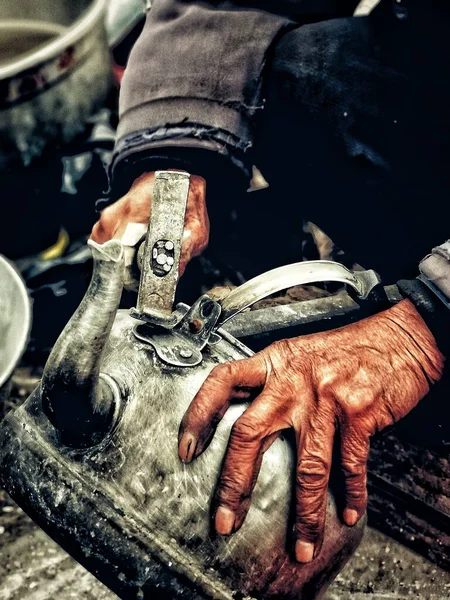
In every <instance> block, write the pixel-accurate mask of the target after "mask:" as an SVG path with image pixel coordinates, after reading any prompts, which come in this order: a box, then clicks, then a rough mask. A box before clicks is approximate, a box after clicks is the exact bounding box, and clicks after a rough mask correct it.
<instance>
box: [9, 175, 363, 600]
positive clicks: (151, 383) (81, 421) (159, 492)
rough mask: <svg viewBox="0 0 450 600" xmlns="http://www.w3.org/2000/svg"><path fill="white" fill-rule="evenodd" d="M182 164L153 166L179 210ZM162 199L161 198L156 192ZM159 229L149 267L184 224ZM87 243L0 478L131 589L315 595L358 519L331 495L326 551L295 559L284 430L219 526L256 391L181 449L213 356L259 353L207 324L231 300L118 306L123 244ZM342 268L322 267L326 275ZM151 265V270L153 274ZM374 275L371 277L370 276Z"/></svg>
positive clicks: (121, 588)
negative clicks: (236, 441)
mask: <svg viewBox="0 0 450 600" xmlns="http://www.w3.org/2000/svg"><path fill="white" fill-rule="evenodd" d="M185 177H186V176H185V175H184V174H180V173H169V174H168V173H162V174H161V176H159V175H158V174H157V176H155V182H156V183H155V185H156V184H158V185H161V186H163V187H164V186H168V185H171V184H170V182H172V184H173V185H172V187H171V190H172V191H174V190H177V189H178V200H179V202H175V203H174V205H175V206H176V205H177V204H179V209H180V212H181V213H182V214H183V215H184V209H185V204H186V199H187V187H186V185H184V184H183V185H180V182H181V183H183V180H184V179H185ZM158 182H159V183H158ZM164 189H165V187H164ZM158 199H159V200H160V201H161V202H163V200H164V198H163V197H162V196H161V194H155V195H154V201H156V202H158ZM158 215H160V216H161V219H160V220H161V221H164V222H165V219H164V218H163V217H164V212H163V211H158V210H156V212H155V220H156V223H158ZM163 224H164V223H163ZM179 226H180V228H182V226H183V220H180V223H179ZM154 229H155V225H154V226H153V230H154ZM157 234H158V235H156V234H155V236H156V237H155V240H152V239H151V238H152V232H150V234H149V236H150V240H151V242H152V243H147V244H146V249H147V253H146V256H144V259H145V260H147V261H148V262H147V264H148V265H150V266H151V265H153V263H154V262H155V260H153V258H154V256H153V254H154V253H153V250H154V245H155V244H154V243H153V242H155V243H156V245H157V248H156V249H157V253H156V254H157V257H156V258H158V256H159V254H163V250H167V247H166V244H167V242H172V243H173V245H171V244H169V246H170V247H169V252H172V250H174V246H175V243H174V242H173V240H175V241H176V240H177V239H179V240H181V236H178V238H173V239H172V238H171V237H170V238H169V239H167V237H168V236H169V235H170V236H172V235H173V234H174V232H166V231H163V235H162V237H160V233H159V230H158V231H157ZM160 241H161V242H163V245H162V246H161V245H158V244H159V242H160ZM180 243H181V242H180ZM92 248H93V255H94V263H95V266H94V272H93V277H92V281H91V284H90V286H89V289H88V291H87V293H86V296H85V298H84V299H83V301H82V303H81V304H80V306H79V308H78V309H77V311H76V312H75V314H74V315H73V317H72V318H71V320H70V321H69V323H68V324H67V326H66V328H65V329H64V332H63V333H62V335H61V336H60V338H59V339H58V341H57V343H56V344H55V347H54V348H53V350H52V353H51V355H50V358H49V360H48V362H47V365H46V367H45V370H44V374H43V378H42V381H41V383H40V385H39V386H38V388H37V389H36V390H35V392H34V393H33V394H32V395H31V397H30V398H29V399H28V400H27V401H26V403H25V404H24V405H23V406H22V407H21V408H19V409H17V410H16V411H14V412H13V413H11V414H10V415H8V417H7V418H6V419H5V421H4V422H3V423H2V424H1V426H0V482H1V483H2V484H3V486H4V488H5V489H6V490H7V491H8V493H9V494H10V495H11V496H12V497H13V498H14V499H15V500H16V502H17V503H18V504H19V505H20V506H21V507H22V508H23V509H24V510H25V511H26V512H27V513H28V514H30V516H31V517H32V518H33V519H34V520H35V521H36V522H37V523H38V524H40V525H41V526H42V527H43V529H44V530H45V531H46V532H47V533H48V534H49V535H50V536H52V537H53V538H54V539H55V540H56V541H57V542H58V543H60V544H61V546H63V547H64V548H65V549H66V550H67V551H68V552H69V553H70V554H72V555H73V556H74V557H75V558H76V559H77V560H79V561H80V562H81V563H82V564H83V565H84V566H85V567H86V568H87V569H89V570H90V571H91V572H93V573H94V574H95V575H96V576H97V577H98V578H99V579H100V580H101V581H103V582H104V583H105V584H106V585H108V586H109V587H110V588H111V589H112V590H113V591H115V592H116V593H117V594H118V595H119V596H120V597H121V598H136V599H137V598H141V599H142V598H145V599H146V598H149V599H150V598H152V599H155V598H164V599H166V598H184V599H188V600H190V599H192V600H193V599H197V598H199V599H206V598H210V599H212V598H214V599H218V600H232V599H233V598H234V599H239V598H240V599H244V598H249V599H251V598H256V599H269V598H271V599H275V598H286V599H292V600H293V599H294V598H302V600H312V599H315V598H319V597H320V595H321V594H322V592H324V591H325V589H326V587H327V585H328V584H329V583H330V582H331V581H332V579H333V577H334V575H335V574H336V573H337V572H338V571H339V570H340V569H341V568H342V566H343V564H345V562H346V560H347V558H348V557H349V556H350V555H351V554H352V552H353V550H354V549H355V548H356V546H357V545H358V543H359V541H360V539H361V536H362V531H363V524H360V525H359V526H357V527H355V528H352V529H349V528H346V527H345V526H344V525H343V524H342V523H341V522H340V521H339V519H338V517H337V516H336V511H335V508H334V504H333V501H332V499H331V497H330V499H329V504H328V513H327V525H326V533H325V540H324V545H323V549H322V551H321V553H320V555H319V556H318V557H317V559H315V560H314V561H313V562H312V563H310V564H308V565H303V566H301V565H299V564H297V563H296V562H295V561H294V560H293V557H292V552H291V549H292V547H293V541H294V540H293V536H292V530H293V522H292V514H293V510H292V509H293V502H292V497H293V483H294V480H295V477H294V473H295V461H294V457H295V452H294V449H293V448H292V447H291V446H290V442H289V441H288V439H281V438H280V439H278V440H277V441H276V442H275V443H274V444H273V445H272V446H271V448H270V449H269V450H268V451H267V452H266V454H265V456H264V460H263V463H262V467H261V472H260V476H259V479H258V482H257V485H256V488H255V490H254V496H253V502H252V506H251V508H250V511H249V513H248V516H247V519H246V521H245V523H244V525H243V527H242V529H241V530H240V531H239V532H238V533H236V534H235V535H233V536H231V537H229V538H223V537H219V536H215V535H214V533H213V531H212V527H211V513H212V500H213V495H214V489H215V486H216V483H217V478H218V475H219V472H220V467H221V463H222V460H223V456H224V453H225V449H226V445H227V440H228V438H229V434H230V429H231V427H232V425H233V423H234V421H235V420H236V418H237V417H238V416H239V415H240V414H241V413H242V411H243V410H244V409H245V404H240V405H238V404H237V405H234V406H233V407H231V408H230V409H229V410H228V411H227V413H226V415H225V417H224V419H223V421H222V422H221V424H220V425H219V427H218V430H217V433H216V435H215V436H214V439H213V441H212V443H211V445H210V447H209V448H208V449H207V450H206V451H205V452H204V454H203V455H202V456H201V457H199V458H198V459H197V460H196V461H194V463H193V464H191V465H183V464H182V463H181V462H180V460H179V459H178V455H177V438H178V428H179V424H180V421H181V419H182V417H183V414H184V412H185V410H186V409H187V407H188V406H189V404H190V402H191V401H192V399H193V397H194V395H195V394H196V392H197V391H198V389H199V388H200V386H201V385H202V383H203V382H204V380H205V379H206V377H207V376H208V374H209V373H210V371H211V369H212V368H213V367H214V366H215V365H217V364H219V363H224V362H227V361H232V360H237V359H241V358H244V357H247V356H249V355H251V351H250V350H249V349H248V348H246V347H245V346H243V345H242V344H241V343H240V342H238V341H237V340H236V339H235V338H233V337H232V336H231V335H230V334H228V333H226V332H225V331H224V330H223V328H220V327H218V328H216V330H215V331H214V332H213V331H212V329H211V327H212V326H213V324H214V323H216V321H214V319H217V318H218V317H219V316H220V310H221V309H220V307H219V306H218V305H217V304H215V303H214V302H213V301H212V300H211V299H209V298H207V297H202V298H200V299H199V301H198V302H197V303H196V304H194V305H193V307H192V308H191V310H190V311H188V312H187V313H185V314H184V313H183V311H181V308H179V309H178V312H177V311H175V312H174V313H173V314H169V315H167V314H166V312H164V313H162V314H159V313H158V314H156V319H157V321H156V322H157V323H158V325H155V323H154V322H153V324H152V321H151V320H150V321H149V320H148V319H147V316H148V315H147V314H146V313H145V311H144V313H145V314H144V313H143V312H142V311H139V310H138V311H134V313H131V314H129V313H128V312H126V311H121V310H119V311H118V310H117V308H118V305H119V302H120V296H121V292H122V287H123V282H124V275H125V260H124V247H123V245H122V244H121V242H119V241H117V240H112V241H110V242H107V243H106V244H103V245H102V246H99V245H97V244H92ZM179 254H180V252H179V248H178V249H177V251H176V252H174V253H173V256H174V264H173V265H172V264H170V265H169V267H173V268H174V269H177V268H178V264H176V260H179ZM152 261H153V262H152ZM156 263H157V261H156ZM164 264H168V263H167V259H166V262H164ZM158 265H159V263H157V264H156V265H154V268H155V269H159V266H158ZM321 266H322V267H323V265H321ZM331 266H332V265H331V263H329V264H328V265H325V267H326V270H327V273H328V272H329V269H330V268H331ZM152 268H153V267H152ZM293 268H294V270H295V272H296V273H297V277H300V278H302V277H303V276H304V275H305V271H306V272H307V280H309V279H310V277H313V276H314V273H312V274H311V273H309V271H311V269H312V270H313V271H314V266H313V265H312V264H305V263H303V264H302V265H300V266H298V265H297V266H295V265H294V266H293ZM335 268H337V269H338V270H339V272H340V271H341V270H342V268H341V269H339V268H338V267H335ZM169 272H170V269H169V270H167V273H169ZM175 272H176V271H175ZM283 273H285V271H284V270H283ZM288 273H291V270H290V269H289V270H288ZM148 275H149V273H148V272H147V271H145V270H144V273H143V276H142V278H143V279H144V280H145V279H146V277H147V276H148ZM160 275H161V276H164V275H163V272H162V270H161V273H160ZM350 275H351V274H350ZM150 276H151V277H153V275H152V274H151V273H150ZM346 276H347V275H346ZM175 279H176V278H175V277H174V278H172V281H173V285H176V281H175ZM314 280H315V279H314ZM266 281H268V283H269V284H270V285H269V287H270V290H272V288H273V285H274V282H273V281H272V277H271V275H270V274H266V275H264V276H263V277H262V279H257V280H254V285H256V286H257V287H256V288H255V289H257V290H258V293H257V294H256V296H257V297H258V298H259V297H263V296H264V290H265V288H264V286H263V288H264V289H262V290H261V288H260V287H258V283H259V284H261V283H262V282H266ZM283 281H284V279H283ZM289 281H290V279H289ZM301 281H303V279H301ZM351 281H352V280H351ZM364 281H365V280H364ZM368 281H369V284H370V286H372V285H373V283H375V280H374V281H373V282H372V278H371V276H370V274H369V279H368ZM141 284H142V279H141ZM280 285H282V284H281V283H280ZM275 287H276V286H275ZM169 288H170V286H168V285H167V284H166V282H162V284H161V285H159V286H158V282H156V283H154V284H153V285H152V286H150V288H149V289H150V291H151V290H156V291H158V290H159V291H160V292H161V293H162V302H161V303H157V305H156V306H154V305H151V306H150V307H147V308H149V311H148V312H149V313H151V312H152V311H153V308H156V309H159V310H161V308H164V309H167V308H168V305H166V304H165V302H164V300H168V302H169V304H170V302H171V301H170V299H171V298H172V297H173V293H172V292H173V290H172V289H169ZM248 288H249V285H248V284H246V288H245V289H247V292H248V293H251V292H252V289H253V287H252V286H250V289H248ZM280 289H281V288H280ZM241 292H242V291H241ZM241 292H240V291H239V290H237V291H236V294H237V296H234V298H235V299H236V297H237V299H238V301H237V302H236V303H235V304H233V302H232V303H231V304H232V308H233V313H234V314H236V312H239V310H240V309H241V308H245V307H246V306H248V305H249V303H248V302H247V294H243V295H242V293H241ZM251 298H252V301H253V295H252V296H251ZM231 299H233V297H232V298H231ZM144 300H145V298H144ZM250 303H251V302H250ZM145 306H146V304H145V303H144V304H143V305H142V306H140V308H143V307H145ZM138 308H139V306H138ZM185 308H186V307H185ZM180 311H181V312H180ZM154 312H156V310H155V311H154ZM133 314H134V315H135V317H136V316H137V317H138V319H136V318H133V316H132V315H133ZM189 315H190V316H191V317H192V320H191V321H189V320H186V319H189ZM226 317H227V318H231V317H232V315H231V314H229V313H226ZM249 318H251V317H249ZM178 319H181V320H178ZM211 319H213V321H211ZM208 320H209V321H208ZM175 322H177V324H176V325H175ZM161 323H162V325H161ZM217 323H218V325H220V321H217ZM193 325H195V327H192V326H193ZM192 330H194V332H192ZM206 334H208V335H206Z"/></svg>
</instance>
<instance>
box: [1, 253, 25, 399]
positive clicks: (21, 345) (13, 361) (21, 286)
mask: <svg viewBox="0 0 450 600" xmlns="http://www.w3.org/2000/svg"><path fill="white" fill-rule="evenodd" d="M0 262H1V263H2V264H4V265H5V267H6V269H7V270H8V271H9V274H10V275H11V278H12V279H13V280H15V281H16V282H17V288H18V290H19V294H20V298H21V300H22V302H23V309H24V313H23V320H24V322H25V323H26V327H23V329H22V331H21V334H20V337H19V338H18V340H17V344H16V346H15V351H14V353H13V354H12V356H11V358H10V360H9V361H8V363H7V365H8V366H7V368H6V369H5V370H4V372H3V373H0V388H1V387H2V385H4V384H5V383H6V382H7V381H8V379H9V378H10V377H11V375H12V374H13V371H14V369H15V367H16V365H17V363H18V362H19V360H20V357H21V356H22V354H23V353H24V351H25V348H26V345H27V342H28V336H29V335H30V330H31V301H30V297H29V296H28V292H27V288H26V286H25V283H24V282H23V279H22V277H21V276H20V275H19V273H18V272H17V270H16V269H15V268H14V266H13V265H12V264H11V263H10V262H9V260H7V259H6V258H5V257H4V256H2V255H1V254H0Z"/></svg>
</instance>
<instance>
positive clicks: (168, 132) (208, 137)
mask: <svg viewBox="0 0 450 600" xmlns="http://www.w3.org/2000/svg"><path fill="white" fill-rule="evenodd" d="M246 150H247V146H246V144H245V143H243V142H241V141H240V140H238V139H237V138H235V137H234V136H233V135H232V134H229V133H227V132H222V131H218V130H215V131H213V132H212V131H211V129H210V128H208V127H204V126H201V125H197V124H188V123H186V124H184V125H183V126H177V127H160V128H158V129H155V130H143V131H137V132H135V133H132V134H129V135H127V136H125V137H123V138H121V139H119V140H118V142H117V144H116V147H115V150H114V153H113V157H112V160H111V163H110V167H109V175H110V182H111V190H110V191H111V195H112V196H113V197H115V198H118V197H120V196H122V195H123V194H124V193H126V192H127V191H128V189H129V187H130V186H131V184H132V182H133V181H134V180H135V179H136V178H137V177H139V176H140V175H142V173H145V172H148V171H155V170H158V169H165V168H179V169H183V170H185V171H188V172H190V173H192V174H195V175H200V176H202V177H203V178H204V179H205V180H206V181H207V184H210V183H212V182H213V181H214V180H221V181H222V183H223V182H224V181H225V182H230V183H231V182H232V184H233V185H237V186H239V187H242V188H244V187H245V186H247V187H248V184H249V181H250V179H251V166H252V161H251V160H250V157H249V156H248V155H246V154H245V152H246Z"/></svg>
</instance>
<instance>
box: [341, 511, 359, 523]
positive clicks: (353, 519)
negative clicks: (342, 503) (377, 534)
mask: <svg viewBox="0 0 450 600" xmlns="http://www.w3.org/2000/svg"><path fill="white" fill-rule="evenodd" d="M344 522H345V524H346V525H348V526H349V527H353V525H356V523H357V522H358V513H357V512H356V510H354V509H353V508H345V509H344Z"/></svg>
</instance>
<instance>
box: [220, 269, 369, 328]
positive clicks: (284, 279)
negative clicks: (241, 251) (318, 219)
mask: <svg viewBox="0 0 450 600" xmlns="http://www.w3.org/2000/svg"><path fill="white" fill-rule="evenodd" d="M325 281H330V282H331V281H333V282H338V283H346V284H348V285H350V286H351V287H352V288H353V289H354V290H355V291H356V292H357V294H358V297H359V298H361V299H362V300H365V299H366V298H367V296H368V295H369V293H370V292H371V291H372V290H373V288H374V287H375V286H376V285H378V284H379V283H380V278H379V276H378V275H377V273H376V272H375V271H372V270H370V271H350V269H347V267H344V265H341V264H340V263H337V262H333V261H331V260H311V261H305V262H299V263H294V264H292V265H286V266H284V267H279V268H277V269H273V270H272V271H267V273H263V274H262V275H259V276H258V277H255V278H254V279H250V281H247V282H246V283H244V284H243V285H241V286H239V287H238V288H236V289H235V290H233V291H232V292H231V293H230V294H229V295H228V296H227V297H226V298H224V299H223V300H221V301H220V304H221V307H222V313H221V316H220V320H219V324H218V326H221V325H223V324H224V323H226V322H227V321H229V320H230V319H232V318H233V317H234V316H235V315H237V314H238V313H240V312H242V311H243V310H245V309H246V308H248V307H249V306H252V305H253V304H255V303H256V302H259V301H260V300H263V299H264V298H266V297H267V296H270V295H271V294H275V293H276V292H281V291H282V290H285V289H287V288H290V287H294V286H296V285H304V284H308V283H318V282H325Z"/></svg>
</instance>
